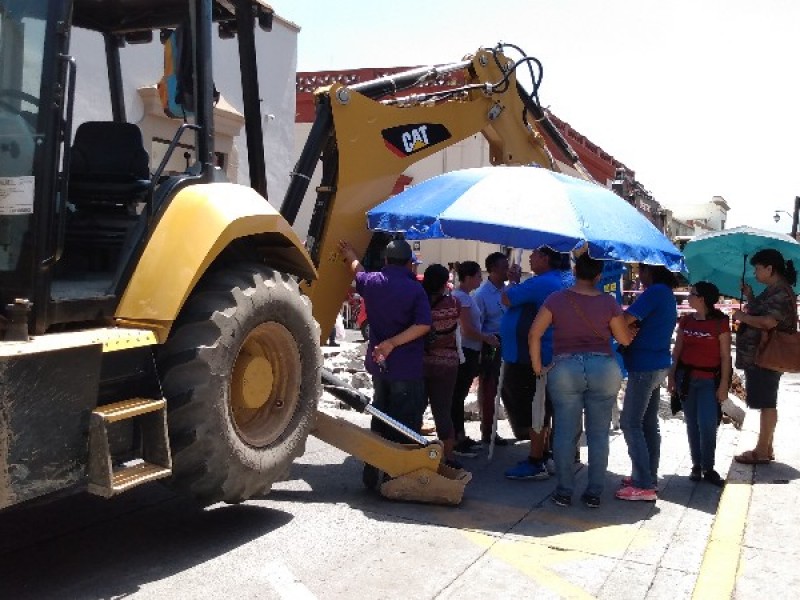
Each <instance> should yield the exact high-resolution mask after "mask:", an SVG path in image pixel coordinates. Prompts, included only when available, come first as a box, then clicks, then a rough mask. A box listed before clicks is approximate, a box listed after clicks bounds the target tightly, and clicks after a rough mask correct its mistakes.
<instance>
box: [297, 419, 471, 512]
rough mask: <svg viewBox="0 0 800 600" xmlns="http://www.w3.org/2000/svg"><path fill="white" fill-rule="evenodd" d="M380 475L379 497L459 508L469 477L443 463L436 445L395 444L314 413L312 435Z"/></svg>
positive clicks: (358, 428) (467, 474)
mask: <svg viewBox="0 0 800 600" xmlns="http://www.w3.org/2000/svg"><path fill="white" fill-rule="evenodd" d="M311 434H312V435H314V436H315V437H318V438H319V439H321V440H322V441H324V442H326V443H328V444H330V445H331V446H335V447H336V448H339V449H340V450H343V451H344V452H347V453H348V454H351V455H352V456H354V457H356V458H358V459H359V460H362V461H364V462H366V463H368V464H370V465H372V466H374V467H376V468H377V469H378V470H379V471H381V472H382V473H383V482H382V483H381V484H380V486H379V487H378V491H379V492H380V494H381V495H382V496H384V497H386V498H389V499H391V500H404V501H408V502H424V503H429V504H452V505H456V504H460V503H461V499H462V498H463V497H464V488H465V487H466V485H467V484H468V483H469V482H470V480H471V479H472V474H471V473H469V472H468V471H465V470H463V469H453V468H451V467H448V466H447V465H445V464H443V463H442V457H443V452H442V446H441V444H439V443H436V442H434V443H429V444H427V445H421V444H398V443H397V442H391V441H389V440H385V439H384V438H382V437H380V436H379V435H376V434H375V433H373V432H372V431H369V430H365V429H363V428H361V427H359V426H357V425H354V424H352V423H350V422H349V421H346V420H345V419H342V418H340V417H333V416H331V415H328V414H326V413H324V412H318V413H317V421H316V425H315V427H314V429H313V431H312V432H311Z"/></svg>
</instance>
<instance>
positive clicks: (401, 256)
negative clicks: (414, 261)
mask: <svg viewBox="0 0 800 600" xmlns="http://www.w3.org/2000/svg"><path fill="white" fill-rule="evenodd" d="M412 254H413V253H412V252H411V246H409V244H408V242H407V241H405V240H392V241H391V242H389V243H388V244H386V258H391V259H392V260H402V261H404V262H408V261H409V260H411V256H412Z"/></svg>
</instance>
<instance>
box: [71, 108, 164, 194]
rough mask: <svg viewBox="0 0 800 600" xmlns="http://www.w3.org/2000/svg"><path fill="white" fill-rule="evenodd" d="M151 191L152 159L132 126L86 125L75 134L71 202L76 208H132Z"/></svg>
mask: <svg viewBox="0 0 800 600" xmlns="http://www.w3.org/2000/svg"><path fill="white" fill-rule="evenodd" d="M149 188H150V158H149V156H148V154H147V151H146V150H145V149H144V140H143V139H142V132H141V131H140V130H139V127H137V126H136V125H134V124H133V123H118V122H114V121H87V122H86V123H82V124H81V125H79V126H78V129H77V130H76V131H75V141H74V142H73V144H72V156H71V159H70V174H69V198H70V202H72V203H73V204H74V205H76V206H82V205H93V206H104V207H108V208H111V207H114V206H117V207H124V206H130V204H131V203H132V202H137V201H140V200H142V199H143V198H144V197H145V195H146V194H147V191H148V189H149Z"/></svg>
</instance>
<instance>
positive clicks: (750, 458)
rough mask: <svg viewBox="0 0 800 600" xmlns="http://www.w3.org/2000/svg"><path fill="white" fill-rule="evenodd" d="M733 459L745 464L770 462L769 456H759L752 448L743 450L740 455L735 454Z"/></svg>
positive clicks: (765, 463)
mask: <svg viewBox="0 0 800 600" xmlns="http://www.w3.org/2000/svg"><path fill="white" fill-rule="evenodd" d="M733 460H735V461H736V462H737V463H740V464H743V465H767V464H769V462H770V459H769V458H759V457H758V456H756V453H755V452H754V451H752V450H748V451H747V452H742V453H741V454H739V455H738V456H734V457H733Z"/></svg>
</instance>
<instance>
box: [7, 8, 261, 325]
mask: <svg viewBox="0 0 800 600" xmlns="http://www.w3.org/2000/svg"><path fill="white" fill-rule="evenodd" d="M209 17H210V18H209ZM271 17H272V10H271V9H270V8H269V6H267V5H266V4H263V3H262V2H261V1H260V0H73V1H71V2H68V1H64V2H52V1H50V0H0V65H2V66H1V67H0V313H2V314H3V315H4V317H5V319H6V320H8V321H16V325H17V327H15V328H11V327H8V326H7V327H6V329H7V330H9V331H10V330H12V329H14V330H15V331H17V332H19V326H20V325H21V324H20V323H19V321H20V320H24V321H25V323H27V329H28V331H30V332H31V333H34V334H41V333H44V332H47V331H57V330H64V329H71V328H75V327H82V326H85V325H86V324H103V323H108V322H110V321H111V320H112V319H113V317H114V314H115V310H116V308H117V306H118V305H119V302H120V298H121V296H122V294H123V293H124V291H125V288H126V286H127V284H128V283H129V281H130V277H131V274H132V272H133V270H134V268H135V266H136V264H137V261H138V260H139V258H140V256H141V254H142V252H143V249H144V247H145V245H146V244H147V242H148V239H149V237H150V234H151V233H152V232H153V230H154V227H155V226H156V225H157V223H158V221H159V218H160V216H161V215H162V214H163V212H164V210H165V209H166V207H167V206H168V205H169V202H170V199H171V198H172V197H174V195H175V194H176V193H177V192H178V191H179V190H181V189H182V188H185V187H186V186H188V185H191V184H196V183H212V182H220V181H226V179H227V178H226V175H225V171H224V168H222V167H224V165H223V164H222V163H223V162H224V157H223V156H222V155H221V154H220V153H218V152H215V140H214V130H215V128H214V104H215V101H216V100H217V99H218V98H219V94H218V93H217V92H216V90H215V88H214V84H213V81H212V74H211V63H212V60H211V57H212V47H211V46H212V37H213V35H212V34H213V27H214V26H216V28H217V32H218V34H219V37H221V38H228V39H229V38H233V37H236V38H237V40H238V52H239V55H240V60H239V64H240V65H241V78H242V82H243V83H242V86H243V88H242V96H243V104H244V112H245V115H244V120H245V122H246V123H247V133H248V136H247V137H248V150H249V153H248V154H249V155H250V156H249V157H248V159H249V160H250V161H251V165H250V167H251V168H250V173H251V187H253V188H254V189H256V191H258V192H259V193H260V194H261V195H262V196H265V195H266V184H265V181H264V175H263V173H264V166H263V160H264V158H263V156H264V153H263V140H262V132H261V129H260V128H261V119H260V114H259V107H258V91H257V85H258V84H257V81H258V79H257V74H256V66H255V45H254V37H253V29H254V27H255V26H260V27H261V28H263V29H269V27H270V24H271ZM240 29H241V30H242V31H245V35H236V34H237V32H238V31H239V30H240ZM231 43H232V44H236V42H231ZM78 45H80V47H81V48H82V49H88V50H89V52H88V53H87V52H86V51H83V52H82V53H81V55H82V56H83V57H84V60H80V61H79V60H78V59H76V53H75V52H74V51H72V49H74V48H76V47H77V46H78ZM94 49H96V51H97V52H94V53H93V52H91V50H94ZM134 53H139V54H141V56H142V57H143V58H139V59H137V60H132V59H131V58H130V57H132V56H133V55H134ZM148 61H149V64H152V63H153V62H154V61H158V62H159V63H161V62H163V64H164V72H163V77H162V78H161V80H160V81H152V79H150V80H148V79H147V78H146V77H145V76H144V75H143V74H142V73H141V69H140V68H138V67H137V65H141V64H142V63H143V62H145V63H147V62H148ZM137 69H138V70H137ZM246 82H248V83H246ZM156 83H157V85H153V86H152V87H153V88H154V89H153V90H152V92H153V94H152V96H153V97H154V98H156V99H157V101H159V102H161V104H162V107H163V111H164V114H165V115H166V116H167V117H170V118H171V120H170V121H169V122H168V123H169V128H168V129H167V130H166V131H162V133H161V134H160V135H159V136H150V137H148V143H147V144H146V143H145V140H144V138H143V134H142V129H141V127H140V124H139V123H140V120H141V115H139V114H136V115H133V114H131V113H132V112H137V113H138V112H139V110H138V104H137V109H136V111H131V110H130V107H129V106H126V104H131V96H130V94H131V92H130V90H131V89H133V90H136V88H140V89H141V88H146V87H147V86H148V85H150V84H156ZM253 85H254V86H255V87H253ZM87 90H89V91H91V93H87ZM97 90H100V93H98V92H97ZM77 115H81V116H82V117H85V116H86V115H90V116H91V118H90V119H88V120H86V119H85V118H82V119H81V122H78V118H77ZM250 121H252V123H251V122H250ZM251 138H252V139H251ZM153 139H158V141H159V146H158V147H154V146H153V144H152V143H150V140H153ZM252 161H256V162H255V163H252ZM258 161H260V164H259V162H258ZM163 275H164V274H163V273H162V274H159V276H163ZM2 338H3V335H2V334H0V339H2ZM6 339H9V338H8V337H6Z"/></svg>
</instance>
